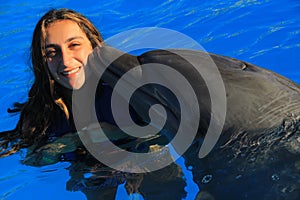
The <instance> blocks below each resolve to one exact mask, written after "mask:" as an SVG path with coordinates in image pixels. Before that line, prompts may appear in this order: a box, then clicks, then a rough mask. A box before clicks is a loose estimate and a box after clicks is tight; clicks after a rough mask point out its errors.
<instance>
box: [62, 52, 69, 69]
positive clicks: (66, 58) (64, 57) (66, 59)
mask: <svg viewBox="0 0 300 200" xmlns="http://www.w3.org/2000/svg"><path fill="white" fill-rule="evenodd" d="M71 58H72V55H71V53H70V52H69V51H68V50H62V52H61V62H62V63H61V64H63V65H64V66H65V67H71V66H70V65H71Z"/></svg>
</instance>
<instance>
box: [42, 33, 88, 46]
mask: <svg viewBox="0 0 300 200" xmlns="http://www.w3.org/2000/svg"><path fill="white" fill-rule="evenodd" d="M76 39H84V38H83V37H82V36H74V37H70V38H68V39H66V41H65V42H64V43H68V42H71V41H72V40H76ZM57 46H58V45H57V44H46V45H45V49H47V48H51V47H57Z"/></svg>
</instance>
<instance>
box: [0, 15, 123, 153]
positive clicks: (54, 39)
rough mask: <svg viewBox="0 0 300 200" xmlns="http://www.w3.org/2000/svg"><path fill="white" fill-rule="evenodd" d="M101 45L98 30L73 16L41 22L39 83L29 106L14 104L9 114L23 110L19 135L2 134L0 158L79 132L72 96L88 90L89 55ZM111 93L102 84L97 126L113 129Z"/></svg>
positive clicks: (36, 43) (35, 57)
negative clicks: (75, 123) (86, 82)
mask: <svg viewBox="0 0 300 200" xmlns="http://www.w3.org/2000/svg"><path fill="white" fill-rule="evenodd" d="M102 45H103V39H102V37H101V35H100V33H99V32H98V30H97V29H96V28H95V26H94V25H93V24H92V23H91V22H90V21H89V20H88V19H87V18H86V17H84V16H82V15H81V14H79V13H77V12H75V11H72V10H69V9H58V10H51V11H49V12H47V13H46V14H45V15H44V16H43V17H42V18H41V19H40V20H39V22H38V23H37V25H36V27H35V30H34V33H33V39H32V44H31V61H32V67H33V72H34V76H35V79H34V82H33V85H32V87H31V89H30V91H29V94H28V100H27V102H26V103H24V104H19V103H16V104H15V108H14V109H13V110H9V112H18V111H20V112H21V115H20V119H19V122H18V124H17V126H16V128H15V130H13V131H8V132H3V133H2V134H1V138H2V143H1V148H2V149H1V154H0V157H4V156H8V155H11V154H13V153H15V152H17V151H18V150H20V149H21V148H26V147H30V146H32V145H33V144H35V148H38V147H40V146H42V145H44V144H45V143H47V140H48V138H49V137H50V136H53V135H55V136H60V135H62V134H64V133H67V132H74V131H76V130H75V126H74V122H73V117H72V111H71V106H72V103H71V97H72V94H71V93H72V90H78V89H81V88H82V87H84V85H85V79H86V78H87V77H86V76H88V75H87V74H88V72H87V70H86V69H85V64H86V62H87V58H88V55H89V54H90V53H91V52H92V51H93V49H94V48H95V47H96V46H102ZM111 92H112V90H111V88H110V87H109V86H108V85H106V84H99V85H98V89H97V95H96V98H98V99H97V101H96V105H95V106H96V110H97V117H98V120H99V121H104V122H108V123H110V124H114V120H113V117H112V114H111V110H110V106H107V103H108V102H110V96H111ZM108 105H109V104H108ZM124 120H126V119H124ZM36 144H38V145H36Z"/></svg>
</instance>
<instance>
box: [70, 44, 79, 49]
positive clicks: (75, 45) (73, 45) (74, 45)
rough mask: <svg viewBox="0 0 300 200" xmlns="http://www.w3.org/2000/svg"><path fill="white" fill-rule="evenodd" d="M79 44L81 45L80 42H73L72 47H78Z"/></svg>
mask: <svg viewBox="0 0 300 200" xmlns="http://www.w3.org/2000/svg"><path fill="white" fill-rule="evenodd" d="M78 46H80V43H72V44H70V47H71V48H72V47H73V48H74V47H78Z"/></svg>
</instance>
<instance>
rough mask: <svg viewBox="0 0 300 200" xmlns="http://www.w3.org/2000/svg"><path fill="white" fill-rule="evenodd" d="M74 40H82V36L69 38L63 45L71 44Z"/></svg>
mask: <svg viewBox="0 0 300 200" xmlns="http://www.w3.org/2000/svg"><path fill="white" fill-rule="evenodd" d="M76 39H84V38H83V37H82V36H74V37H70V38H69V39H67V40H66V41H65V43H68V42H71V41H72V40H76Z"/></svg>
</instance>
